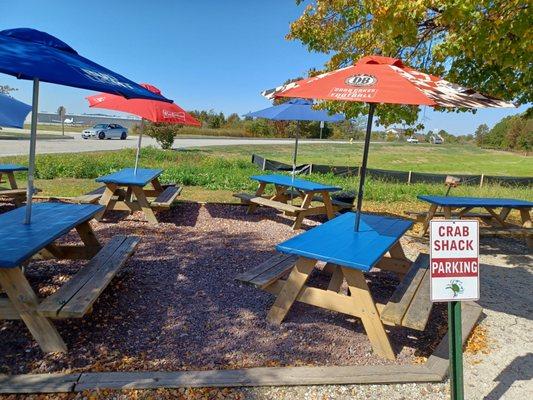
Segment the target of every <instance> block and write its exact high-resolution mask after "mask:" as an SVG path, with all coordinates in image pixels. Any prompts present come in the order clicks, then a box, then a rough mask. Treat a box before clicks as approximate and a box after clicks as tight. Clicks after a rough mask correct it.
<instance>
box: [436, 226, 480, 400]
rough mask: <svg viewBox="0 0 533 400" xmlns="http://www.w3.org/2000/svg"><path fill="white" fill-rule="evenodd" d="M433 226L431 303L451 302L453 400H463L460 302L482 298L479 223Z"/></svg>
mask: <svg viewBox="0 0 533 400" xmlns="http://www.w3.org/2000/svg"><path fill="white" fill-rule="evenodd" d="M430 224H431V227H430V258H431V261H430V277H431V280H430V283H431V284H430V287H431V289H430V290H431V301H433V302H448V338H449V349H450V384H451V398H452V400H463V399H464V383H463V340H462V332H461V301H470V300H478V299H479V222H478V221H466V220H434V221H431V223H430Z"/></svg>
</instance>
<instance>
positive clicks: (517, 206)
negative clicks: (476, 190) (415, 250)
mask: <svg viewBox="0 0 533 400" xmlns="http://www.w3.org/2000/svg"><path fill="white" fill-rule="evenodd" d="M418 198H419V199H420V200H422V201H425V202H428V203H429V204H430V207H429V211H428V213H427V215H426V218H425V220H424V225H423V228H422V231H421V233H420V236H424V235H425V234H426V233H427V231H428V227H429V222H430V221H431V220H432V219H433V218H436V217H439V216H441V215H442V216H444V218H447V219H451V218H453V217H455V218H459V219H461V218H478V219H481V220H482V221H483V222H484V223H485V224H487V225H489V227H486V228H482V229H480V234H481V235H484V234H489V235H490V234H499V235H521V236H524V237H525V239H526V242H527V244H528V246H529V247H530V248H531V247H533V224H532V219H531V209H532V208H533V202H531V201H527V200H519V199H503V198H491V197H452V196H426V195H421V196H418ZM439 208H441V210H442V211H441V212H442V214H440V213H439V212H438V211H439ZM477 208H481V209H484V210H486V211H487V214H479V213H472V210H474V209H477ZM496 209H500V212H496ZM512 210H518V211H519V212H520V218H521V220H522V226H517V225H516V224H512V223H510V222H508V216H509V214H510V212H511V211H512Z"/></svg>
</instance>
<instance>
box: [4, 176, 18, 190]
mask: <svg viewBox="0 0 533 400" xmlns="http://www.w3.org/2000/svg"><path fill="white" fill-rule="evenodd" d="M7 179H8V180H9V185H10V186H11V189H18V186H17V180H16V179H15V174H14V173H13V172H8V173H7Z"/></svg>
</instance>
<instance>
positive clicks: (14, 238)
mask: <svg viewBox="0 0 533 400" xmlns="http://www.w3.org/2000/svg"><path fill="white" fill-rule="evenodd" d="M102 209H103V207H102V206H99V205H94V204H66V203H36V204H34V205H33V207H32V222H31V223H30V224H24V223H23V221H24V212H25V210H24V209H23V208H17V209H15V210H12V211H8V212H6V213H3V214H0V268H15V267H18V266H20V265H21V264H22V263H23V262H24V261H26V260H28V259H30V258H31V257H32V256H33V255H35V254H37V253H38V252H39V251H41V250H42V249H44V248H45V247H47V246H48V245H50V244H52V243H53V242H54V241H55V240H57V239H58V238H60V237H62V236H64V235H65V234H66V233H68V232H70V231H71V230H72V229H74V228H77V227H79V226H80V225H82V224H86V223H87V222H88V221H89V220H91V219H92V218H93V217H94V215H95V214H96V213H98V212H99V211H101V210H102ZM87 227H88V229H89V230H90V225H88V224H87V225H86V228H87ZM84 233H85V232H84ZM82 234H83V233H82ZM82 239H84V238H83V237H82ZM88 240H89V245H94V242H93V240H92V238H89V239H88Z"/></svg>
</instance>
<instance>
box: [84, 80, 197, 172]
mask: <svg viewBox="0 0 533 400" xmlns="http://www.w3.org/2000/svg"><path fill="white" fill-rule="evenodd" d="M140 85H141V86H143V87H144V88H146V89H148V90H149V91H151V92H153V93H157V94H159V95H160V94H161V91H160V90H159V89H158V88H156V87H155V86H153V85H150V84H148V83H141V84H140ZM86 99H87V101H88V102H89V107H94V108H104V109H107V110H115V111H123V112H127V113H129V114H134V115H137V116H139V117H141V118H142V119H143V120H145V119H147V120H149V121H152V122H165V123H169V124H179V125H191V126H200V125H202V124H201V122H200V121H198V120H196V119H195V118H194V117H193V116H192V115H190V114H188V113H187V112H186V111H185V110H183V109H182V108H181V107H179V106H178V105H176V104H174V103H166V102H162V101H156V100H145V99H129V100H128V99H126V98H124V97H122V96H116V95H114V94H108V93H99V94H95V95H93V96H88V97H86ZM142 131H143V130H142V129H141V133H140V135H139V141H138V143H137V154H136V156H135V171H137V165H138V163H139V153H140V150H141V140H142Z"/></svg>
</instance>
